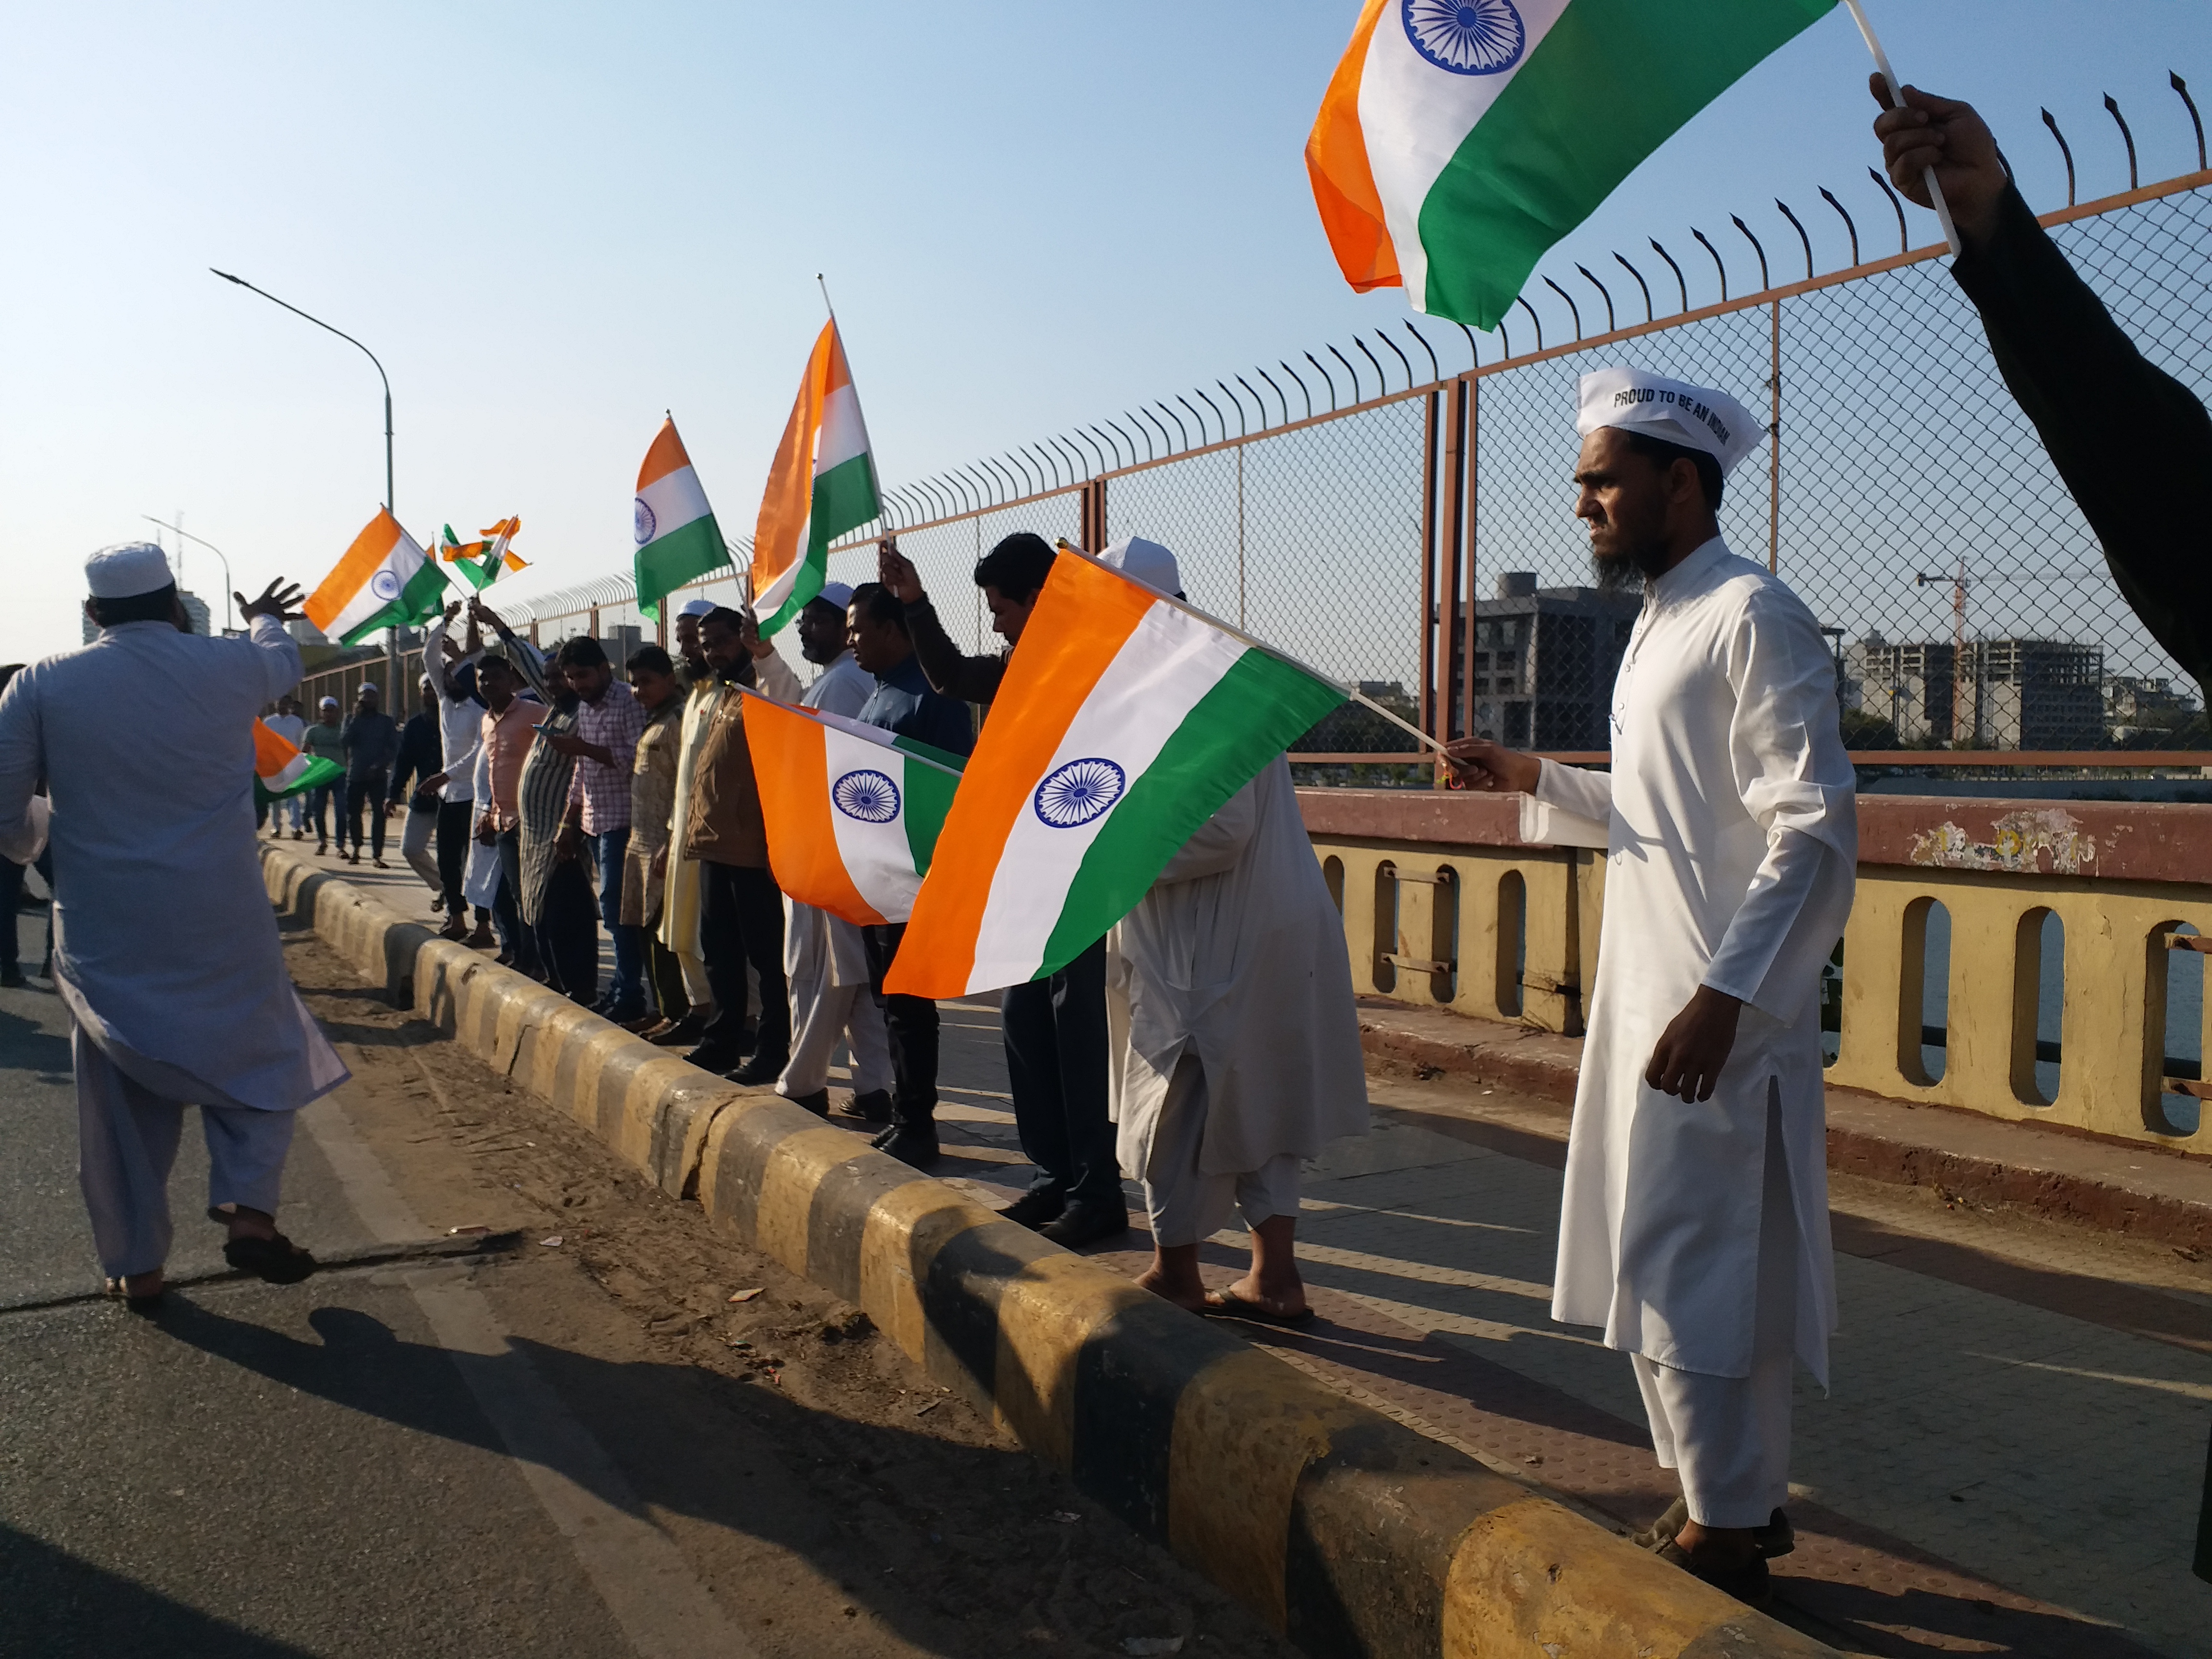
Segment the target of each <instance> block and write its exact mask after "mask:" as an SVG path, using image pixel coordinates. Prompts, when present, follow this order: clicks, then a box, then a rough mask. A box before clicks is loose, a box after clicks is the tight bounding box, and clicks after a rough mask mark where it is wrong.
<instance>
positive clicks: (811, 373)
mask: <svg viewBox="0 0 2212 1659" xmlns="http://www.w3.org/2000/svg"><path fill="white" fill-rule="evenodd" d="M882 512H883V503H882V501H881V500H880V499H879V497H878V491H877V489H876V463H875V458H874V456H873V455H872V454H871V453H869V450H868V428H867V426H866V422H863V421H862V420H861V418H860V394H859V393H858V392H855V391H854V389H853V374H852V371H851V370H850V369H849V368H847V367H846V363H845V343H844V342H843V340H842V339H841V338H840V337H839V336H838V333H837V319H836V318H835V317H832V318H831V319H829V321H828V322H827V323H825V324H823V326H822V332H821V333H820V334H819V335H818V336H817V337H816V339H815V342H814V349H813V351H812V353H811V354H810V355H809V356H808V357H807V360H806V374H805V377H804V378H803V379H802V380H800V381H799V400H798V402H796V403H794V404H793V405H792V408H791V419H790V421H789V422H787V424H786V425H785V427H784V428H783V441H782V442H781V443H780V444H778V445H777V446H776V451H775V465H774V466H772V467H771V468H769V475H768V490H767V493H766V494H764V495H763V496H762V497H761V510H760V523H759V526H758V528H757V529H756V530H755V532H753V565H752V594H753V609H754V611H756V612H757V614H758V615H759V617H760V631H761V637H762V638H763V639H766V638H768V637H769V635H773V634H775V633H776V632H777V631H778V630H779V629H781V628H782V627H783V625H784V624H785V623H788V622H789V621H790V620H791V619H792V618H793V617H796V616H797V615H798V614H799V611H800V609H801V608H802V607H803V606H805V604H806V602H807V601H808V600H809V599H812V598H813V597H814V596H815V595H816V594H817V593H819V592H821V591H822V584H823V580H824V579H825V578H826V577H827V575H828V574H829V544H830V543H831V542H833V541H835V540H836V538H838V537H840V536H842V535H843V534H844V533H845V532H847V531H848V530H855V529H858V528H859V527H860V526H862V525H864V524H866V523H867V522H868V521H869V520H872V519H873V518H876V517H877V516H878V514H880V513H882Z"/></svg>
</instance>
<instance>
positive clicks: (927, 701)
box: [857, 656, 975, 755]
mask: <svg viewBox="0 0 2212 1659" xmlns="http://www.w3.org/2000/svg"><path fill="white" fill-rule="evenodd" d="M857 718H858V719H860V720H862V721H864V722H866V724H867V725H870V726H881V727H883V729H884V731H886V732H897V733H898V734H899V736H901V737H902V738H914V739H915V741H916V742H917V743H926V744H930V745H931V746H932V747H933V748H938V749H943V750H949V751H951V753H953V754H955V755H966V754H969V753H972V752H973V751H974V750H975V720H974V719H973V718H972V717H971V716H970V715H969V713H968V705H967V704H966V703H964V702H957V701H956V700H955V699H953V698H951V697H947V696H940V695H939V694H938V693H937V692H935V691H933V690H930V689H929V682H928V680H927V679H926V678H923V676H922V671H921V663H920V662H919V661H917V660H916V659H915V658H914V657H912V656H908V658H907V659H906V660H905V661H903V662H902V663H901V664H899V665H898V666H897V667H896V668H894V669H892V670H891V671H890V673H888V674H878V675H877V676H876V690H875V693H874V695H873V696H871V697H870V698H869V699H868V700H867V702H864V703H862V704H861V705H860V714H859V715H858V716H857Z"/></svg>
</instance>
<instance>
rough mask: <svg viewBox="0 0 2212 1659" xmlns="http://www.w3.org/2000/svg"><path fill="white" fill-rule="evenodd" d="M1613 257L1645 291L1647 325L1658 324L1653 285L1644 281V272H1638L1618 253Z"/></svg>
mask: <svg viewBox="0 0 2212 1659" xmlns="http://www.w3.org/2000/svg"><path fill="white" fill-rule="evenodd" d="M1613 260H1614V262H1615V263H1616V264H1619V265H1620V268H1621V269H1622V270H1626V272H1627V273H1628V274H1629V275H1630V276H1633V277H1634V278H1636V286H1637V287H1638V289H1641V290H1642V291H1643V294H1644V321H1645V322H1647V323H1651V322H1656V321H1657V320H1658V318H1657V317H1656V315H1655V314H1654V313H1653V312H1652V309H1651V284H1650V283H1647V282H1645V281H1644V273H1643V272H1642V271H1640V270H1638V269H1637V268H1636V267H1635V266H1634V265H1632V264H1629V263H1628V261H1627V260H1626V259H1625V258H1621V256H1620V254H1618V253H1616V254H1614V255H1613Z"/></svg>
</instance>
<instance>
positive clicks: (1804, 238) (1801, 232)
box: [1774, 196, 1813, 283]
mask: <svg viewBox="0 0 2212 1659" xmlns="http://www.w3.org/2000/svg"><path fill="white" fill-rule="evenodd" d="M1774 205H1775V206H1777V207H1778V208H1780V209H1781V210H1782V216H1783V217H1784V218H1785V219H1787V220H1788V221H1789V222H1790V228H1791V229H1793V230H1795V231H1796V233H1797V240H1799V241H1800V242H1802V243H1803V244H1804V245H1805V280H1806V281H1807V282H1808V283H1809V282H1811V281H1812V280H1813V239H1812V238H1811V237H1809V236H1808V235H1807V234H1805V227H1804V226H1802V225H1801V224H1799V223H1798V222H1797V216H1796V214H1794V213H1792V212H1791V211H1790V204H1789V203H1787V202H1785V201H1784V200H1783V199H1782V198H1781V197H1779V196H1778V197H1775V198H1774Z"/></svg>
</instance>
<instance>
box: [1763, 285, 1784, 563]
mask: <svg viewBox="0 0 2212 1659" xmlns="http://www.w3.org/2000/svg"><path fill="white" fill-rule="evenodd" d="M1768 311H1769V313H1770V314H1771V317H1772V319H1773V329H1772V331H1771V340H1772V342H1773V346H1772V356H1771V368H1770V369H1769V371H1768V374H1767V380H1766V384H1767V387H1768V390H1769V392H1770V393H1771V403H1770V404H1768V410H1769V415H1768V422H1769V423H1768V425H1767V428H1766V450H1767V454H1766V568H1767V569H1769V570H1770V571H1779V570H1780V569H1781V568H1782V301H1779V300H1777V301H1775V302H1774V303H1773V304H1772V305H1771V306H1770V307H1768Z"/></svg>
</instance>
